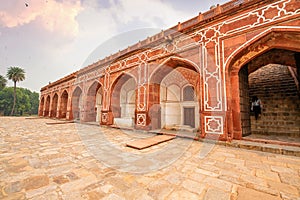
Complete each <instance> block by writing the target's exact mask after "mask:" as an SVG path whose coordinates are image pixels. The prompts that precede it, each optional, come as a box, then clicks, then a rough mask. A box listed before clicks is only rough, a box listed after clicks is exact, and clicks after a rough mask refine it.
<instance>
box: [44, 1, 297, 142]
mask: <svg viewBox="0 0 300 200" xmlns="http://www.w3.org/2000/svg"><path fill="white" fill-rule="evenodd" d="M299 19H300V4H299V1H298V0H272V1H269V0H268V1H262V0H233V1H230V2H228V3H226V4H224V5H217V6H216V7H214V8H212V9H211V10H209V11H207V12H205V13H203V14H202V13H199V15H198V16H196V17H195V18H192V19H190V20H188V21H186V22H184V23H178V24H177V25H176V26H174V27H172V28H170V29H168V30H165V31H162V32H161V33H158V34H156V35H154V36H152V37H148V38H147V39H145V40H143V41H140V42H138V43H136V44H135V45H133V46H130V47H128V48H127V49H124V50H122V51H119V52H117V53H115V54H113V55H111V56H108V57H106V58H105V59H102V60H99V61H98V62H96V63H94V64H91V65H89V66H87V67H85V68H83V69H80V70H79V71H76V72H74V73H72V74H70V75H68V76H66V77H64V78H62V79H59V80H57V81H56V82H54V83H51V84H49V85H47V86H45V87H43V88H42V89H41V98H40V107H39V116H44V117H53V118H64V119H67V120H80V121H83V122H97V123H100V124H101V125H110V126H120V127H122V126H127V127H128V126H129V127H132V128H135V129H142V130H155V129H175V130H176V129H180V128H186V129H191V130H193V131H197V132H198V133H199V135H200V136H201V137H207V136H212V137H217V138H218V139H220V140H229V141H230V140H231V139H241V138H242V137H243V136H245V135H249V134H251V132H254V129H255V128H257V127H255V126H253V125H255V123H257V122H253V119H252V118H253V117H251V113H250V109H249V104H250V103H249V100H250V98H251V96H252V95H258V96H259V97H260V98H262V99H267V97H268V95H269V93H267V92H260V91H259V89H257V88H256V89H255V87H254V86H253V85H252V86H251V84H252V83H257V78H256V79H255V78H252V79H251V77H261V78H262V79H268V77H271V76H272V77H274V76H273V75H274V73H273V75H272V73H271V74H270V73H269V75H267V77H266V76H264V77H262V76H260V75H259V73H262V72H261V71H263V72H265V71H268V70H269V69H271V70H273V69H275V68H276V67H277V68H276V69H279V68H278V67H279V66H284V67H285V69H284V70H285V72H286V75H284V76H290V77H291V78H290V79H289V80H292V81H291V82H290V85H289V86H287V88H291V89H293V90H295V91H296V93H295V95H296V98H295V99H294V100H291V101H290V99H288V98H290V97H291V96H287V97H286V98H287V99H288V100H287V102H285V103H286V104H287V105H288V106H292V108H293V109H294V110H293V113H294V115H293V116H292V115H291V116H290V118H289V120H288V121H289V122H290V123H291V126H292V127H294V129H293V130H291V131H294V132H295V134H296V135H297V134H299V136H300V125H299V124H300V119H299V117H297V115H298V114H299V113H300V108H299V84H298V81H299V74H300V20H299ZM259 70H260V71H259ZM280 71H282V70H279V72H280ZM277 72H278V70H277ZM254 73H256V75H252V74H254ZM257 74H258V75H257ZM266 74H268V73H267V72H266V73H264V75H266ZM279 79H280V78H279ZM279 79H276V78H275V80H279ZM270 80H273V79H270ZM273 83H274V84H278V85H279V86H280V85H282V83H276V81H275V82H273ZM271 85H272V84H271ZM251 88H252V89H251ZM253 88H254V89H253ZM275 88H276V86H275ZM285 89H286V88H283V89H282V90H285ZM256 92H258V93H256ZM259 92H260V93H259ZM293 94H294V93H293ZM297 95H298V96H297ZM293 98H294V96H293ZM297 98H298V100H297ZM268 103H269V101H268V100H265V105H267V106H266V107H264V110H265V113H270V112H268V109H269V107H268ZM279 104H280V103H279ZM294 104H296V106H295V105H294ZM297 104H298V106H297ZM293 106H294V107H293ZM280 109H281V110H280ZM284 109H287V108H284V107H283V108H279V110H280V113H281V112H282V113H286V112H289V111H290V110H284ZM288 109H291V108H288ZM269 111H270V109H269ZM277 111H278V110H277ZM274 112H275V111H274ZM288 115H290V114H288ZM298 116H300V115H298ZM263 117H264V118H265V119H267V118H268V116H267V115H264V116H263ZM270 117H271V116H269V118H268V119H269V121H274V120H273V119H271V118H270ZM287 117H289V116H287ZM275 121H276V120H275ZM278 123H279V122H278ZM278 123H277V124H278ZM256 125H257V124H256ZM283 125H284V124H283ZM260 128H262V126H260ZM268 130H269V129H268ZM268 130H266V129H264V128H262V129H261V130H260V131H262V132H264V131H268Z"/></svg>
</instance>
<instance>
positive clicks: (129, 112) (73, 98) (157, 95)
mask: <svg viewBox="0 0 300 200" xmlns="http://www.w3.org/2000/svg"><path fill="white" fill-rule="evenodd" d="M133 74H134V72H132V73H131V72H126V73H125V72H123V73H121V74H120V75H119V76H118V77H116V78H115V80H114V82H113V83H112V84H111V90H110V97H109V100H110V103H109V110H110V111H111V112H112V114H113V124H115V125H118V126H130V127H133V126H135V125H136V113H137V106H138V102H137V101H138V100H137V99H138V97H137V91H138V85H137V79H136V78H135V76H134V75H133ZM198 74H199V71H198V70H197V69H196V67H194V66H193V65H192V64H190V63H188V62H186V60H184V59H180V58H175V57H172V58H170V59H168V61H167V62H164V63H163V64H162V65H161V66H160V67H159V68H158V69H157V70H156V71H154V73H153V75H152V78H151V79H150V84H149V91H152V92H149V94H148V95H149V102H148V103H149V113H151V114H150V115H149V116H150V118H151V119H150V120H151V123H152V124H151V126H152V127H151V128H152V129H156V128H167V127H172V128H174V127H175V128H176V127H178V126H188V127H190V128H193V129H198V128H199V125H200V122H199V120H200V117H199V110H200V106H199V105H200V101H201V95H200V89H199V88H200V87H199V84H200V78H199V75H198ZM70 93H71V95H70V94H69V93H68V92H67V90H64V91H63V92H62V94H61V95H59V94H58V93H54V94H53V95H52V96H50V95H47V96H43V97H42V98H41V101H40V116H47V117H53V118H67V119H75V120H77V119H78V120H81V121H90V122H101V112H102V109H103V107H102V102H103V98H104V96H103V87H102V85H101V83H100V82H98V80H97V81H95V82H94V83H93V84H92V85H91V86H90V87H89V89H88V90H87V92H86V94H83V90H82V89H81V87H79V86H77V87H76V88H75V89H74V90H73V92H70ZM156 111H157V112H156Z"/></svg>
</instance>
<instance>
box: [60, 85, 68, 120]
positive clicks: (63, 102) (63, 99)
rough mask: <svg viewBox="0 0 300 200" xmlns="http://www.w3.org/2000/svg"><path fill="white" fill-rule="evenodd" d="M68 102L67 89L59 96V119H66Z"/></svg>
mask: <svg viewBox="0 0 300 200" xmlns="http://www.w3.org/2000/svg"><path fill="white" fill-rule="evenodd" d="M68 100H69V93H68V91H67V89H64V90H63V91H62V92H61V95H60V101H59V115H58V117H59V118H67V116H68V114H67V113H68Z"/></svg>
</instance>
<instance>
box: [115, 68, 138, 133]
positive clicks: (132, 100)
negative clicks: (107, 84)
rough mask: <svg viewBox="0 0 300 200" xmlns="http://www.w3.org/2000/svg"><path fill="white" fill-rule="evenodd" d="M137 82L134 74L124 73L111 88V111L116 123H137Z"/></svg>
mask: <svg viewBox="0 0 300 200" xmlns="http://www.w3.org/2000/svg"><path fill="white" fill-rule="evenodd" d="M136 90H137V83H136V79H135V78H134V76H132V75H131V74H128V73H122V74H121V75H119V76H118V78H116V80H115V81H114V83H113V84H112V88H111V103H110V107H111V111H112V114H113V121H114V125H116V126H120V127H133V126H134V124H135V110H136Z"/></svg>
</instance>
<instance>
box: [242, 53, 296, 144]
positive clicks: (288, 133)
mask: <svg viewBox="0 0 300 200" xmlns="http://www.w3.org/2000/svg"><path fill="white" fill-rule="evenodd" d="M298 59H299V53H297V52H293V51H289V50H282V49H272V50H270V51H268V52H266V53H264V54H262V55H260V56H258V57H256V58H255V59H253V60H251V61H250V62H249V63H248V64H247V65H245V66H244V67H243V68H241V70H240V72H239V85H240V109H241V120H242V129H243V136H247V135H250V134H252V135H251V137H253V135H255V137H262V138H263V139H275V140H281V139H284V140H286V139H287V140H289V139H290V138H291V137H292V138H293V139H291V140H295V138H300V96H299V87H298V86H297V84H298V80H297V79H298V78H297V77H299V76H298V75H297V74H298V73H299V72H298V70H299V60H298ZM253 96H257V97H258V98H260V99H261V101H262V104H263V109H262V113H261V115H260V118H259V119H258V120H255V118H254V116H253V113H251V112H250V107H251V98H252V97H253ZM296 141H297V139H296ZM299 142H300V141H299Z"/></svg>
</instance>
